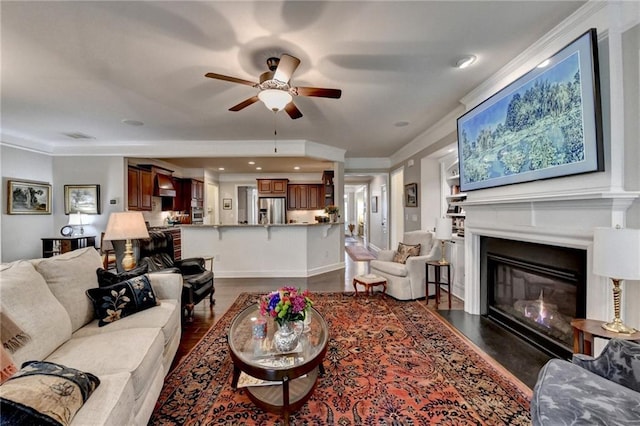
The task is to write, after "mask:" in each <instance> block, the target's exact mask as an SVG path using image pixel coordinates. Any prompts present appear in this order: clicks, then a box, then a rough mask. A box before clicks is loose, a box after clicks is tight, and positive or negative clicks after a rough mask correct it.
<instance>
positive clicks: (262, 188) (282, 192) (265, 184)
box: [257, 179, 289, 197]
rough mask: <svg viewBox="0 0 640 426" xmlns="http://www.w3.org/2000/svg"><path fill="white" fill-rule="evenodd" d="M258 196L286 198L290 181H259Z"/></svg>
mask: <svg viewBox="0 0 640 426" xmlns="http://www.w3.org/2000/svg"><path fill="white" fill-rule="evenodd" d="M257 181H258V195H260V196H263V195H266V196H268V197H274V196H275V197H286V196H287V184H288V183H289V179H257Z"/></svg>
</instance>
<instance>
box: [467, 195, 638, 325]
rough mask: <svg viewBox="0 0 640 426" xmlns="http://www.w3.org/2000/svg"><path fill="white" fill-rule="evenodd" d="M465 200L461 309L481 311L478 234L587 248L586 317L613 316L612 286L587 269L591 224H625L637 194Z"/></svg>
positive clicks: (476, 198) (488, 197)
mask: <svg viewBox="0 0 640 426" xmlns="http://www.w3.org/2000/svg"><path fill="white" fill-rule="evenodd" d="M473 195H474V194H472V193H470V194H468V196H467V201H465V202H464V209H465V211H466V221H465V293H464V294H465V311H466V312H468V313H471V314H479V313H480V310H481V308H480V305H481V297H480V237H482V236H488V237H496V238H505V239H511V240H518V241H526V242H533V243H540V244H550V245H555V246H561V247H572V248H579V249H583V250H586V251H587V306H586V315H587V317H588V318H591V319H598V320H609V319H610V318H612V317H613V301H612V294H611V285H610V283H609V282H608V280H607V279H606V278H604V277H600V276H597V275H594V274H593V273H591V269H592V268H591V265H592V251H593V250H592V249H593V228H595V227H599V226H603V227H610V226H615V225H617V224H620V225H622V226H624V225H625V219H626V212H627V210H628V209H629V207H630V206H631V205H632V204H633V203H634V201H635V200H636V199H638V198H639V197H640V193H639V192H629V191H614V190H611V191H606V190H605V191H571V192H569V191H562V192H560V191H559V192H555V193H540V194H527V195H504V194H503V196H501V197H498V196H496V197H492V196H484V197H483V196H481V194H478V195H477V196H473Z"/></svg>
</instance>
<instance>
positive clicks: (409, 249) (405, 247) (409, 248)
mask: <svg viewBox="0 0 640 426" xmlns="http://www.w3.org/2000/svg"><path fill="white" fill-rule="evenodd" d="M419 254H420V244H416V245H411V244H403V243H399V244H398V250H397V251H396V254H395V255H394V256H393V261H394V262H397V263H407V258H408V257H409V256H418V255H419Z"/></svg>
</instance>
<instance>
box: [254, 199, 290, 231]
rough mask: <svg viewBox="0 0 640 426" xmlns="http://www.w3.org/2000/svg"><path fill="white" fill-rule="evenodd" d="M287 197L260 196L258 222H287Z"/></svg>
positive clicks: (263, 223)
mask: <svg viewBox="0 0 640 426" xmlns="http://www.w3.org/2000/svg"><path fill="white" fill-rule="evenodd" d="M286 214H287V203H286V198H270V197H261V198H258V223H260V224H262V225H268V224H281V223H287V217H286Z"/></svg>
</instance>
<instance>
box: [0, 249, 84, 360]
mask: <svg viewBox="0 0 640 426" xmlns="http://www.w3.org/2000/svg"><path fill="white" fill-rule="evenodd" d="M0 294H1V295H2V297H0V309H1V310H2V312H4V313H6V314H7V315H8V316H10V317H11V318H12V319H13V321H14V322H15V323H16V325H17V326H18V327H20V329H21V330H23V331H24V332H25V333H27V334H28V335H29V336H30V337H31V339H30V340H29V342H26V343H25V344H24V345H23V346H22V347H20V348H17V349H16V350H15V351H14V352H13V353H12V358H13V361H14V362H15V363H16V365H22V363H23V362H25V361H30V360H34V359H44V358H46V357H47V356H48V355H49V354H50V353H51V352H53V351H54V350H55V349H56V348H57V347H58V346H60V345H62V344H63V343H64V342H65V341H67V340H69V339H70V338H71V320H70V318H69V314H68V313H67V311H66V310H65V308H64V307H63V306H62V304H60V302H59V301H58V299H56V298H55V296H54V295H53V293H51V290H50V288H49V287H48V286H47V283H46V282H45V280H44V278H42V275H40V274H39V273H38V272H37V271H36V270H35V268H34V267H33V265H32V264H31V263H30V262H28V261H24V260H18V261H16V262H13V263H8V264H4V265H0ZM83 296H84V295H83ZM84 297H85V298H86V296H84Z"/></svg>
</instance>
